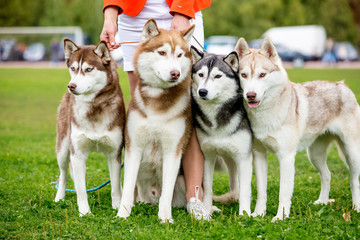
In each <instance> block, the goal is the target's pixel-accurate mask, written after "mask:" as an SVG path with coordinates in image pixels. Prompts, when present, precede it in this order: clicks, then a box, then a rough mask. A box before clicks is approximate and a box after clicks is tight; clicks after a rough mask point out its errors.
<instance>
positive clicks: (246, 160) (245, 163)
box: [237, 153, 252, 216]
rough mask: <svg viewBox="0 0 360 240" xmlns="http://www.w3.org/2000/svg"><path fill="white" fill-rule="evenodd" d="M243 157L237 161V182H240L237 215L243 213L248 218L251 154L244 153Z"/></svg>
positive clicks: (249, 211)
mask: <svg viewBox="0 0 360 240" xmlns="http://www.w3.org/2000/svg"><path fill="white" fill-rule="evenodd" d="M244 155H245V156H240V157H239V158H238V159H237V161H238V164H237V165H238V169H239V171H238V172H239V173H240V175H239V182H240V190H239V192H240V197H239V214H240V215H243V212H244V211H245V212H246V213H247V214H248V215H249V216H250V214H251V210H250V204H251V177H252V154H251V153H245V154H244Z"/></svg>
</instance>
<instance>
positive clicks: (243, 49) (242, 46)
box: [235, 38, 250, 59]
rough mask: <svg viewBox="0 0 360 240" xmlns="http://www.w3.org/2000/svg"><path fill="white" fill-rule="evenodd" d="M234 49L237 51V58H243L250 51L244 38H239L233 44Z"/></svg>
mask: <svg viewBox="0 0 360 240" xmlns="http://www.w3.org/2000/svg"><path fill="white" fill-rule="evenodd" d="M235 51H236V52H237V53H238V56H239V58H240V59H241V58H243V57H245V56H246V55H248V54H249V53H250V50H249V45H248V44H247V42H246V40H245V39H244V38H240V39H239V40H238V41H237V43H236V46H235Z"/></svg>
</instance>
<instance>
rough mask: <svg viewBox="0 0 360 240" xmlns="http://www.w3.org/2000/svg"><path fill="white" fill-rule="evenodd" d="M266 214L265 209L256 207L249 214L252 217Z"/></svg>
mask: <svg viewBox="0 0 360 240" xmlns="http://www.w3.org/2000/svg"><path fill="white" fill-rule="evenodd" d="M265 214H266V210H265V209H256V208H255V211H254V212H253V213H252V214H251V216H252V217H264V216H265Z"/></svg>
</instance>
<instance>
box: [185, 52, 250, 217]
mask: <svg viewBox="0 0 360 240" xmlns="http://www.w3.org/2000/svg"><path fill="white" fill-rule="evenodd" d="M191 52H192V56H193V62H194V65H193V69H192V70H193V71H192V77H193V79H194V83H193V84H192V97H193V100H194V101H193V114H194V121H195V126H196V133H197V137H198V139H199V143H200V147H201V150H202V152H203V154H204V158H205V163H204V178H203V179H204V181H203V187H204V197H203V201H204V204H205V207H206V208H207V209H208V210H209V211H211V207H212V195H213V194H212V193H213V192H212V183H213V174H214V167H215V162H216V159H217V157H222V158H223V159H224V161H225V163H226V165H227V167H228V170H229V183H230V190H231V194H225V195H223V196H222V197H220V198H217V200H220V201H226V200H229V199H228V198H229V197H230V198H232V199H234V198H238V196H239V193H240V199H239V202H240V204H239V214H241V215H242V214H243V211H246V212H247V214H249V215H250V214H251V212H250V200H251V176H252V153H251V144H252V135H251V130H250V125H249V121H248V119H247V117H246V112H245V109H244V107H243V99H242V96H241V88H240V80H239V75H238V71H239V60H238V57H237V54H236V52H232V53H230V54H229V55H227V56H218V55H213V54H206V55H204V54H203V53H201V52H199V51H198V50H197V49H196V48H194V47H192V48H191ZM240 184H241V187H240Z"/></svg>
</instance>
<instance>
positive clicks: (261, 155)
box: [251, 141, 268, 217]
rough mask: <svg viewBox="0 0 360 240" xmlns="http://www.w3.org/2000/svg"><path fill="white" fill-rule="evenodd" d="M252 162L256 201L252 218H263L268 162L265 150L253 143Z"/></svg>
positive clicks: (258, 144)
mask: <svg viewBox="0 0 360 240" xmlns="http://www.w3.org/2000/svg"><path fill="white" fill-rule="evenodd" d="M252 153H253V161H254V169H255V176H256V189H257V199H256V206H255V210H254V212H253V213H252V214H251V215H252V216H253V217H256V216H265V214H266V201H267V173H268V161H267V153H266V150H265V148H264V147H263V146H262V145H261V144H260V143H256V142H255V141H254V145H253V151H252Z"/></svg>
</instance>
